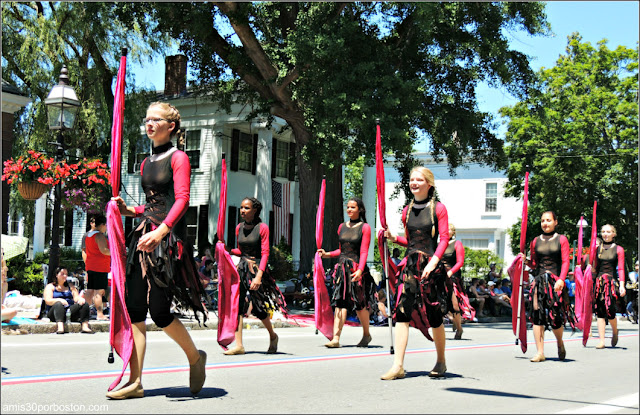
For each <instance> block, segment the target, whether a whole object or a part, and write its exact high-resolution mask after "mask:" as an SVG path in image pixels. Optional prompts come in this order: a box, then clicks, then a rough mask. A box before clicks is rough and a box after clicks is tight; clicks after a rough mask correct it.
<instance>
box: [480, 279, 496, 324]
mask: <svg viewBox="0 0 640 415" xmlns="http://www.w3.org/2000/svg"><path fill="white" fill-rule="evenodd" d="M491 282H493V281H491ZM476 290H477V291H478V294H479V295H480V296H483V297H484V299H485V305H486V306H487V308H488V309H489V313H490V314H491V315H492V316H497V313H496V303H495V301H494V300H493V294H492V293H491V290H490V289H488V288H487V282H486V281H485V280H483V279H481V280H480V281H478V286H477V287H476Z"/></svg>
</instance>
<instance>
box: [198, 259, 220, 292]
mask: <svg viewBox="0 0 640 415" xmlns="http://www.w3.org/2000/svg"><path fill="white" fill-rule="evenodd" d="M215 266H216V264H215V262H213V261H212V260H211V259H206V260H205V261H204V265H203V266H201V267H200V270H199V271H198V274H200V280H201V281H202V285H203V286H205V287H206V286H207V285H209V283H211V282H213V279H214V275H215V271H214V268H215ZM215 282H217V278H216V281H215Z"/></svg>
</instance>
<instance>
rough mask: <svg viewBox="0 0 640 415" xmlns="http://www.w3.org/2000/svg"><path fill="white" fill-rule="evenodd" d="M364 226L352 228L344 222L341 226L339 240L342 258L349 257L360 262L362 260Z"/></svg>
mask: <svg viewBox="0 0 640 415" xmlns="http://www.w3.org/2000/svg"><path fill="white" fill-rule="evenodd" d="M362 226H363V225H359V226H354V227H353V228H350V227H348V226H347V224H346V223H344V224H343V225H342V226H341V227H340V233H339V234H338V241H339V242H340V259H342V258H348V259H350V260H352V261H353V262H355V263H356V264H358V263H359V262H360V246H361V244H362Z"/></svg>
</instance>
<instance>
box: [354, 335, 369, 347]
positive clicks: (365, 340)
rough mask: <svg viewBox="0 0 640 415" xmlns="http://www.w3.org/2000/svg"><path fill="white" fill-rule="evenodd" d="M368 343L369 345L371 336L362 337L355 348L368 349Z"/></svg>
mask: <svg viewBox="0 0 640 415" xmlns="http://www.w3.org/2000/svg"><path fill="white" fill-rule="evenodd" d="M369 343H371V336H366V337H365V336H362V339H361V340H360V343H358V344H356V347H369Z"/></svg>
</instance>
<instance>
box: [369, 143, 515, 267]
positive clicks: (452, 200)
mask: <svg viewBox="0 0 640 415" xmlns="http://www.w3.org/2000/svg"><path fill="white" fill-rule="evenodd" d="M414 156H415V157H416V158H417V159H418V160H420V161H421V164H422V165H424V166H425V167H427V168H429V169H430V170H431V171H432V172H433V175H434V177H435V182H436V189H437V191H438V196H439V197H440V201H441V202H442V203H443V204H444V205H445V206H446V208H447V212H448V214H449V222H450V223H453V224H454V225H455V227H456V237H457V239H458V240H459V241H461V242H462V244H463V245H464V246H465V247H469V248H472V249H489V250H491V251H493V252H494V253H495V254H496V255H498V256H499V257H501V258H502V259H503V260H504V261H505V264H510V263H511V261H512V260H513V258H514V255H513V254H512V253H511V250H510V249H509V248H508V247H509V244H510V243H511V242H510V240H509V235H508V234H507V228H509V227H511V226H512V225H513V224H514V223H516V222H517V221H519V220H520V216H521V213H522V201H521V200H517V199H515V198H512V197H505V196H504V187H505V184H506V182H507V177H506V174H505V173H504V172H500V171H498V172H495V171H492V170H491V168H489V167H485V166H481V165H480V164H477V163H467V164H465V165H464V167H459V168H457V169H455V172H454V174H450V173H449V168H448V166H447V162H446V160H443V161H441V162H438V163H437V162H435V161H434V160H433V159H432V158H431V157H430V156H429V155H428V154H427V153H415V154H414ZM385 181H386V187H385V193H386V200H387V222H388V225H389V227H390V229H391V230H392V232H394V233H395V234H398V235H404V228H403V226H402V223H401V222H402V221H401V213H402V208H403V207H404V206H405V204H406V203H405V200H404V196H403V195H402V194H401V196H400V197H399V198H396V199H391V195H392V193H393V191H394V189H395V185H397V184H398V183H399V182H400V174H399V173H398V171H397V170H396V169H395V168H394V166H393V161H392V160H391V161H389V162H387V163H386V165H385ZM376 226H377V228H378V229H380V220H379V218H378V219H377V222H376Z"/></svg>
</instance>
